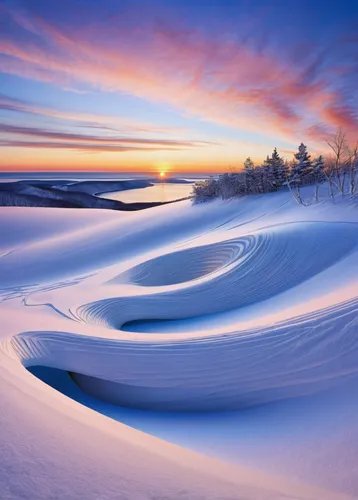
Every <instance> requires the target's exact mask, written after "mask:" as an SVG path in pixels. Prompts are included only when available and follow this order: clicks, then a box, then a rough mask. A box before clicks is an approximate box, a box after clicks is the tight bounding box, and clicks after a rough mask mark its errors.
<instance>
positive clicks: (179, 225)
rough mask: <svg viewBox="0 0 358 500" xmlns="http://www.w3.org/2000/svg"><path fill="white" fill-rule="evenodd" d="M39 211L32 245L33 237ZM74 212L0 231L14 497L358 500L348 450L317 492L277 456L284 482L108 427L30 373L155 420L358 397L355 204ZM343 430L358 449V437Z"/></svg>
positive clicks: (11, 218)
mask: <svg viewBox="0 0 358 500" xmlns="http://www.w3.org/2000/svg"><path fill="white" fill-rule="evenodd" d="M14 210H15V212H13V211H14ZM28 210H33V220H34V227H35V232H34V233H31V232H29V234H26V233H24V228H26V227H27V224H30V221H29V212H28ZM65 212H66V214H67V215H63V217H62V213H63V214H64V213H65ZM68 212H69V211H68V210H64V211H62V210H61V209H58V210H55V211H54V210H47V209H19V208H16V209H11V208H6V209H2V215H3V217H2V218H1V224H2V227H1V230H2V234H3V235H5V234H6V228H8V227H9V226H10V225H11V227H12V228H14V230H15V237H12V239H7V238H6V237H3V238H2V241H1V251H2V255H1V258H0V276H1V296H2V299H3V301H2V303H1V305H0V319H1V324H2V330H1V337H0V339H1V343H0V360H1V364H2V370H1V372H0V398H1V401H2V406H3V407H4V408H5V412H2V413H1V414H0V419H1V431H0V439H1V450H4V451H2V452H1V454H2V457H1V458H2V459H4V460H3V462H4V464H5V466H4V470H3V472H1V475H0V482H1V484H2V485H4V491H5V497H4V498H22V496H24V495H26V497H27V498H36V499H38V498H49V495H51V494H53V495H55V497H56V495H57V497H59V496H61V495H62V497H65V498H69V499H70V498H74V499H75V498H83V496H81V495H83V494H84V493H83V491H85V497H86V498H90V499H91V498H93V499H95V498H129V499H137V498H138V499H147V498H148V499H159V498H170V499H183V498H187V499H191V500H192V499H196V498H197V499H199V498H205V499H210V498H212V499H214V498H216V499H224V498H225V499H228V500H229V499H244V498H245V499H278V498H295V499H303V498H305V499H316V500H317V499H323V498H324V499H330V498H332V499H333V498H337V499H338V498H342V499H343V498H356V497H357V495H358V483H357V481H356V479H355V477H356V475H355V470H356V467H357V462H358V459H357V458H356V460H355V461H354V459H353V460H350V465H347V464H344V466H342V465H337V464H342V461H341V460H340V455H339V454H338V455H337V457H336V459H335V462H334V463H335V475H336V477H335V478H332V474H331V472H330V470H327V471H326V472H323V473H320V474H317V479H316V480H315V479H312V477H311V476H309V475H305V474H304V473H302V474H301V475H300V476H299V477H294V476H293V475H290V474H289V473H288V474H286V470H285V467H284V465H283V460H282V464H281V465H282V471H281V473H280V469H279V470H278V473H276V472H277V471H275V474H272V471H271V470H270V467H269V464H268V463H267V471H266V472H263V471H264V470H265V467H263V465H262V463H258V464H257V466H256V467H255V464H254V466H251V465H252V464H251V463H250V467H249V468H248V467H245V459H244V457H243V456H240V460H238V461H236V463H234V462H231V463H230V462H228V461H226V462H221V461H220V460H218V459H216V458H209V457H207V456H204V455H202V454H198V453H195V452H194V451H189V450H185V449H184V448H182V447H178V446H175V445H173V444H169V443H168V442H166V441H165V440H163V439H160V438H156V437H152V436H149V435H148V434H144V433H142V432H140V431H138V430H135V429H131V428H129V427H127V426H125V425H123V424H121V423H119V422H116V421H115V420H112V419H108V418H107V417H106V416H104V415H101V414H99V413H97V412H94V411H93V410H91V409H88V408H85V407H84V406H82V405H81V404H79V403H78V402H76V401H72V400H71V399H68V398H67V397H66V396H64V395H63V394H61V393H59V392H57V391H56V390H54V389H53V388H51V387H49V386H48V385H45V384H44V383H43V382H41V381H40V380H38V379H36V378H35V377H33V376H32V375H31V374H30V373H29V372H28V371H27V370H26V369H25V368H28V367H32V366H43V367H49V368H55V369H60V370H64V371H67V372H70V373H71V377H72V379H73V380H74V381H75V382H76V384H77V386H78V387H79V388H80V389H82V390H83V391H84V393H86V394H88V395H90V396H91V397H94V398H96V399H97V400H101V401H104V402H105V403H104V404H107V403H109V404H112V405H120V406H126V407H130V408H138V409H145V410H151V411H154V412H158V414H160V412H167V411H172V412H173V411H174V412H179V414H183V415H185V414H187V413H188V412H213V411H214V412H216V411H219V410H220V411H221V412H222V411H225V412H227V411H232V410H235V411H237V412H238V415H239V414H240V412H244V411H247V409H253V408H258V409H259V410H258V411H260V412H261V413H263V414H264V411H265V410H264V409H265V407H266V406H263V405H267V408H269V405H270V404H271V405H272V404H282V405H284V404H286V403H287V402H289V401H296V400H297V401H298V400H299V399H298V398H313V399H312V400H313V401H314V400H316V401H320V397H321V396H320V395H321V394H328V396H327V401H328V402H329V403H327V404H332V405H334V404H335V400H334V399H333V397H332V398H331V399H329V398H330V396H329V394H331V392H330V391H341V392H342V393H343V392H344V394H347V398H348V399H349V398H352V399H354V394H352V393H351V392H349V390H350V389H349V390H348V388H349V387H352V385H353V387H354V384H355V381H357V382H358V363H357V359H358V336H357V332H358V314H357V311H358V289H357V286H356V272H357V270H358V214H357V210H356V207H355V206H354V204H351V203H349V202H347V203H341V204H340V206H339V207H337V206H333V205H331V204H329V203H324V202H323V203H320V204H317V205H315V206H311V207H302V206H298V205H296V204H295V203H294V201H293V200H291V199H290V198H289V194H288V193H285V192H281V193H277V194H273V195H263V196H252V197H248V198H243V199H240V200H232V201H230V202H220V201H215V202H213V203H210V204H206V205H197V206H191V205H190V202H189V201H184V202H179V203H176V204H171V205H166V206H162V207H155V208H152V209H150V210H148V211H145V212H140V213H139V212H136V213H127V214H117V213H113V212H104V211H101V210H98V211H97V210H93V211H91V215H90V216H88V211H86V210H83V211H80V212H76V211H73V212H72V213H73V218H71V217H70V216H68ZM79 213H80V214H81V215H79ZM31 217H32V215H31ZM16 227H18V231H17V236H16ZM54 227H55V231H54ZM10 388H11V389H10ZM332 394H333V392H332ZM250 411H251V410H250ZM163 414H164V413H163ZM268 414H269V410H268ZM143 418H145V417H143ZM200 418H201V417H200ZM202 418H203V422H204V421H205V416H204V414H203V417H202ZM345 424H346V426H348V425H349V431H350V433H351V436H352V440H353V441H354V438H355V437H358V426H356V425H354V424H352V422H351V421H349V422H348V421H346V422H345ZM312 425H313V424H312ZM314 425H317V423H315V424H314ZM321 425H323V426H324V421H323V422H321ZM342 425H343V426H344V424H342V423H341V424H340V427H339V428H337V433H336V435H335V436H333V437H332V438H331V440H330V438H328V437H327V440H326V442H325V446H326V448H325V449H323V450H322V458H323V455H324V454H325V453H327V450H328V449H329V450H331V449H332V446H333V445H332V440H336V441H337V440H339V437H340V430H341V429H342ZM280 439H281V438H280V434H279V431H277V440H280ZM292 439H294V436H293V437H292ZM298 439H299V440H300V441H301V437H298ZM194 441H195V439H194ZM248 446H249V444H248ZM255 446H258V445H257V444H256V445H255ZM302 447H303V450H306V459H307V460H310V457H312V456H313V455H312V449H311V448H310V446H309V444H308V443H307V447H306V448H305V443H304V442H302ZM15 449H17V450H19V451H18V452H17V453H14V450H15ZM343 452H344V450H343ZM356 452H357V453H358V445H357V449H356ZM340 453H342V449H341V448H340ZM212 454H214V455H215V450H214V452H213V453H212ZM304 455H305V453H304V451H303V456H304ZM353 456H354V454H353ZM357 456H358V455H357ZM357 456H356V457H357ZM220 458H221V457H220ZM341 458H342V456H341ZM277 460H279V457H278V458H277ZM319 460H320V458H319V457H318V458H317V457H315V461H314V463H319ZM312 461H313V460H312ZM42 464H44V465H42ZM336 465H337V466H336ZM43 467H44V468H45V470H46V474H42V472H43ZM20 470H21V471H22V473H23V475H24V481H23V482H22V484H21V485H19V484H18V483H17V481H16V477H17V475H18V473H19V471H20ZM259 470H260V471H259ZM317 470H318V465H317ZM280 476H281V477H280ZM313 476H314V474H313ZM309 483H310V484H309ZM29 491H30V493H29ZM49 492H51V493H49ZM118 492H120V495H122V496H119V497H118ZM21 495H22V496H21ZM31 495H32V496H31ZM116 495H117V496H116Z"/></svg>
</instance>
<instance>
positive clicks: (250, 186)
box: [244, 157, 255, 193]
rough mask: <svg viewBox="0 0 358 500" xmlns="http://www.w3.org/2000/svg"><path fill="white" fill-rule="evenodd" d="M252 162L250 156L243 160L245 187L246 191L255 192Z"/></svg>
mask: <svg viewBox="0 0 358 500" xmlns="http://www.w3.org/2000/svg"><path fill="white" fill-rule="evenodd" d="M254 168H255V165H254V162H253V161H252V160H251V158H250V157H248V158H246V160H245V161H244V175H245V188H246V191H247V192H248V193H254V192H255V174H254Z"/></svg>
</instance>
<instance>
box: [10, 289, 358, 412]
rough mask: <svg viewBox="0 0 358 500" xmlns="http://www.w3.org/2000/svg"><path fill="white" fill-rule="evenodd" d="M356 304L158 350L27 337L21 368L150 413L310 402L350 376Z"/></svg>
mask: <svg viewBox="0 0 358 500" xmlns="http://www.w3.org/2000/svg"><path fill="white" fill-rule="evenodd" d="M357 328H358V298H356V299H352V300H350V301H347V302H345V303H342V304H339V305H337V306H333V307H330V308H327V309H325V310H322V311H317V312H315V313H312V314H311V315H309V316H308V317H307V316H305V317H299V318H295V319H292V320H289V321H287V322H284V323H282V324H277V325H274V326H271V327H266V328H262V329H257V330H251V331H243V332H238V333H236V332H231V333H230V334H227V335H224V336H217V337H216V336H212V337H206V338H203V337H201V338H197V339H196V338H189V339H185V340H183V341H178V340H176V341H170V340H169V339H168V338H166V339H165V340H164V341H163V342H158V341H157V342H154V341H148V342H145V341H140V342H138V341H129V340H120V339H109V338H108V339H104V338H96V337H87V336H85V335H76V334H71V333H67V332H51V331H47V332H27V333H23V334H20V335H18V336H15V337H13V338H12V339H11V345H12V347H13V349H14V352H15V353H16V355H17V356H18V358H19V359H20V360H21V362H22V363H24V364H25V365H26V366H31V365H44V366H50V367H54V368H61V369H63V370H67V371H70V372H74V374H73V377H74V379H75V380H76V382H77V383H78V384H79V385H80V386H81V387H82V388H83V389H84V390H85V391H86V392H88V393H90V394H93V395H94V396H96V397H99V398H101V399H104V400H107V401H109V402H112V403H115V404H120V405H124V406H133V407H137V408H147V409H152V410H153V409H154V410H175V411H194V410H195V411H197V410H201V411H202V410H222V409H226V410H227V409H236V408H242V407H247V406H252V405H257V404H263V403H268V402H271V401H275V400H279V399H283V398H291V397H297V396H302V395H306V394H311V393H314V392H317V391H320V390H324V389H326V388H329V387H332V385H335V384H339V383H341V382H342V380H344V379H346V378H347V377H351V376H354V375H357V373H358V365H357V361H356V360H357V356H358V337H357V335H355V332H356V331H357Z"/></svg>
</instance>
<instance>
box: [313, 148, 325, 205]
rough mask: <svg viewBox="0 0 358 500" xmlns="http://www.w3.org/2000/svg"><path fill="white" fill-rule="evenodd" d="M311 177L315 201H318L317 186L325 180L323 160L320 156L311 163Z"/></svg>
mask: <svg viewBox="0 0 358 500" xmlns="http://www.w3.org/2000/svg"><path fill="white" fill-rule="evenodd" d="M312 177H313V179H314V182H315V184H316V201H318V189H319V185H320V184H321V183H322V182H324V180H325V173H324V160H323V156H322V155H320V156H319V157H318V158H316V159H315V160H313V162H312Z"/></svg>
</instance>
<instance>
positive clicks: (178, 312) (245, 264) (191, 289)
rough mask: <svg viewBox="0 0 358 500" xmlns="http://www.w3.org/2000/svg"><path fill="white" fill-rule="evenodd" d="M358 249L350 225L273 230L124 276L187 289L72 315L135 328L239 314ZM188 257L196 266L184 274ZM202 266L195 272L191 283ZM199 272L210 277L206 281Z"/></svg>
mask: <svg viewBox="0 0 358 500" xmlns="http://www.w3.org/2000/svg"><path fill="white" fill-rule="evenodd" d="M333 238H334V240H335V244H334V245H331V243H332V239H333ZM357 244H358V231H357V228H356V226H354V225H351V224H324V223H310V224H307V223H306V224H285V225H281V226H275V227H273V228H269V229H265V230H262V231H260V232H257V233H255V234H252V235H248V236H244V237H242V238H237V239H233V240H228V241H225V242H223V243H218V244H216V245H213V246H203V247H200V246H199V247H196V248H192V249H190V251H189V250H187V251H182V252H174V253H171V254H167V255H165V256H163V257H160V258H157V259H154V260H150V261H148V262H145V263H144V264H142V265H140V266H138V267H137V268H134V272H133V275H132V274H131V273H132V271H133V270H130V271H128V272H127V273H125V276H127V277H129V276H132V279H134V280H136V281H137V283H141V285H142V286H143V287H146V286H155V284H156V285H157V286H159V285H160V286H164V285H165V284H166V285H168V284H169V283H170V282H173V281H179V279H180V277H181V281H182V282H185V283H186V286H185V287H174V289H173V288H168V289H163V290H158V289H156V290H153V292H152V293H150V294H148V293H143V294H141V292H140V287H139V288H138V293H137V294H136V296H135V297H133V296H130V297H126V296H124V297H110V298H104V299H101V300H97V301H95V302H90V303H87V304H83V305H80V306H79V307H77V308H76V309H75V310H73V311H72V313H73V314H74V315H75V316H76V317H77V318H79V319H80V320H81V321H83V322H85V323H91V324H100V325H103V326H106V327H109V328H114V329H121V328H122V327H123V325H125V324H126V323H128V322H132V321H139V320H142V321H144V320H177V319H185V318H194V317H197V316H203V315H207V314H213V313H219V312H223V311H228V310H231V309H236V308H242V307H244V306H248V305H251V304H254V303H257V302H261V301H264V300H266V299H268V298H271V297H272V296H274V295H277V294H279V293H282V292H284V291H286V290H288V289H290V288H292V287H294V286H297V285H298V284H299V283H302V282H303V281H306V280H308V279H310V278H312V277H313V276H315V275H316V274H318V273H320V272H322V271H324V270H325V269H327V268H328V267H329V266H331V265H333V264H334V263H336V262H337V261H339V260H340V259H341V258H343V257H345V256H347V255H348V254H349V253H350V252H351V251H352V250H353V249H355V248H356V247H357ZM223 256H226V260H224V259H223ZM189 258H190V259H192V261H193V262H194V263H195V264H194V265H193V266H191V265H188V266H187V267H185V265H184V262H187V261H188V260H189ZM178 261H179V263H178ZM199 262H201V264H202V265H201V266H199V268H200V273H197V274H196V275H195V277H194V278H193V279H192V280H191V281H189V276H193V275H194V269H195V265H196V263H199ZM204 269H211V273H207V274H206V275H204V276H203V275H202V271H203V270H204ZM213 269H216V271H213ZM199 274H200V275H201V278H202V279H199ZM122 277H123V275H122ZM133 277H134V278H133ZM204 278H205V279H204Z"/></svg>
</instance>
